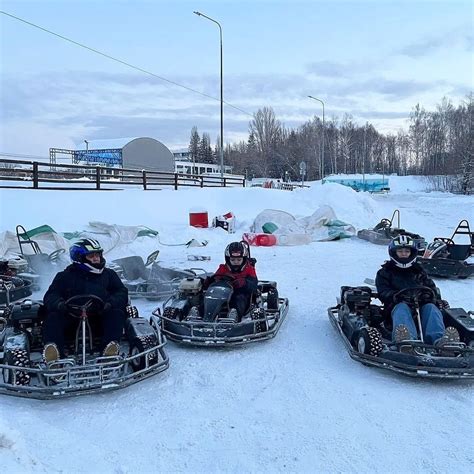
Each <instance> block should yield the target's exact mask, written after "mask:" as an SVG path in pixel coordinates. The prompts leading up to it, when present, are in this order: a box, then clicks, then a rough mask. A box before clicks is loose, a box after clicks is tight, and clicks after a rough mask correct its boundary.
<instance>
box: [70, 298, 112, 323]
mask: <svg viewBox="0 0 474 474" xmlns="http://www.w3.org/2000/svg"><path fill="white" fill-rule="evenodd" d="M79 301H84V304H77V303H76V302H79ZM65 304H66V307H67V310H68V313H69V314H70V315H71V316H72V317H74V318H82V317H83V315H84V313H85V315H86V316H87V317H88V316H89V314H90V313H89V312H90V311H91V309H92V308H94V310H95V311H98V312H101V311H102V310H103V309H104V306H105V302H104V300H103V299H102V298H99V297H98V296H95V295H76V296H72V297H71V298H69V299H68V300H67V301H66V302H65Z"/></svg>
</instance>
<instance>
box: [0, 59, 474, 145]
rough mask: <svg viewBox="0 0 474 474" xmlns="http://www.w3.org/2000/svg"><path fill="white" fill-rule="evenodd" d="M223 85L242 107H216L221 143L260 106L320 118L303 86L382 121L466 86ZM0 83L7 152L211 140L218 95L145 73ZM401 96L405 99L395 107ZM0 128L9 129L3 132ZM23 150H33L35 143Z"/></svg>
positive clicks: (282, 81)
mask: <svg viewBox="0 0 474 474" xmlns="http://www.w3.org/2000/svg"><path fill="white" fill-rule="evenodd" d="M324 67H325V69H324V70H325V71H326V72H327V73H328V74H329V72H330V71H331V68H333V69H332V71H333V72H336V71H337V70H338V69H337V64H336V63H333V64H332V65H331V64H326V65H324ZM173 80H176V82H179V83H182V84H186V85H189V86H190V87H192V88H193V89H196V90H200V91H206V93H209V95H213V96H216V97H218V92H219V90H218V87H217V86H218V82H217V83H216V80H215V78H214V77H212V78H211V77H208V76H192V75H190V76H180V77H177V76H176V77H175V78H173ZM224 84H225V96H224V100H225V101H226V102H229V103H230V104H232V105H235V106H237V107H239V108H240V109H242V110H244V111H246V112H247V113H244V112H242V111H239V110H236V109H234V108H232V107H231V106H229V105H225V107H224V138H225V141H226V142H230V141H234V140H236V139H239V140H240V139H244V138H242V137H246V136H247V134H248V125H249V122H250V120H252V115H253V113H255V112H256V111H257V110H258V109H260V108H262V107H264V106H271V107H273V108H274V110H275V114H276V116H277V118H278V119H279V120H280V121H281V122H282V123H284V125H285V126H286V127H291V128H297V127H298V126H300V125H301V124H303V123H305V122H306V121H308V120H311V119H312V117H314V116H318V117H320V116H321V112H322V111H321V107H320V105H319V104H316V103H314V101H311V100H310V99H308V97H307V96H308V94H311V95H314V96H317V97H320V98H322V99H323V100H324V101H325V105H326V117H327V119H328V120H330V118H332V117H333V116H339V117H342V116H343V115H344V114H345V113H348V114H352V115H353V116H355V117H358V118H361V119H377V118H380V119H385V120H386V121H389V120H395V119H398V118H401V117H403V116H405V117H406V116H407V114H405V115H404V112H403V110H404V109H408V108H409V107H410V106H412V105H413V104H415V103H416V102H418V101H419V100H420V99H419V98H420V96H421V97H426V94H427V93H429V92H430V91H434V92H435V93H436V94H437V99H438V100H440V99H441V97H443V95H447V93H449V92H451V93H453V94H454V93H459V94H460V93H462V95H466V93H467V92H468V90H467V89H468V88H465V87H463V86H462V85H458V84H451V83H448V82H446V81H414V80H396V79H386V78H384V77H371V78H370V79H363V78H359V79H358V80H352V79H351V80H348V79H345V78H343V77H338V79H337V80H336V79H334V78H333V77H331V76H330V75H328V76H327V77H315V75H314V74H313V75H298V74H245V75H227V77H226V78H225V82H224ZM1 85H2V88H3V90H8V95H7V94H4V96H3V97H2V98H1V107H0V115H1V117H0V120H1V121H2V128H3V133H4V142H3V146H2V147H0V151H9V152H14V151H15V150H14V149H13V148H12V144H13V138H12V137H15V139H16V140H18V137H20V136H22V135H23V136H24V137H25V139H24V140H23V142H22V144H21V148H22V149H23V147H24V146H26V145H27V144H28V143H30V144H31V147H36V146H41V148H42V149H41V153H47V149H48V148H49V147H69V146H71V145H70V144H71V143H75V144H77V145H78V146H79V145H81V144H82V142H83V140H84V139H87V140H94V139H106V138H120V137H133V136H151V137H155V138H157V139H158V140H160V141H162V142H163V143H164V144H165V145H167V146H169V147H183V146H187V144H188V142H189V134H190V131H191V128H192V127H193V126H197V127H198V129H199V131H200V133H203V132H207V133H209V134H210V136H211V140H212V142H213V143H214V142H215V140H216V138H217V136H218V134H219V132H220V107H219V100H218V99H216V100H214V99H210V98H207V97H203V96H200V95H198V94H196V93H192V92H190V91H187V90H184V89H182V88H179V87H177V86H170V85H169V84H167V83H162V82H161V81H159V80H157V79H156V78H153V77H147V76H144V75H139V74H110V73H91V72H85V73H81V72H78V71H75V72H74V73H71V72H67V71H66V72H64V73H59V74H58V73H54V74H53V73H50V74H35V75H27V74H24V75H22V76H21V77H11V76H10V77H9V76H3V77H2V84H1ZM440 91H442V92H440ZM446 91H447V92H446ZM403 100H405V101H407V102H405V105H400V104H399V101H403ZM408 101H410V102H408ZM12 127H13V128H15V130H13V128H12ZM5 130H8V131H9V132H8V133H9V136H8V137H7V136H6V135H7V134H6V133H5ZM4 146H7V148H5V147H4ZM22 152H25V151H22ZM28 152H29V153H32V154H37V153H39V152H40V150H37V149H31V150H29V151H28Z"/></svg>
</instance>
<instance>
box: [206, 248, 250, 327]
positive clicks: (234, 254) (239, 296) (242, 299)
mask: <svg viewBox="0 0 474 474" xmlns="http://www.w3.org/2000/svg"><path fill="white" fill-rule="evenodd" d="M224 256H225V264H220V265H219V268H218V269H217V271H216V273H214V275H213V276H212V277H210V278H208V279H207V280H206V282H205V284H204V287H205V288H206V287H208V286H209V284H210V283H212V282H213V281H219V280H230V282H231V283H232V287H233V289H234V291H233V293H232V297H231V299H230V302H229V306H230V310H229V318H231V319H234V320H236V319H237V317H240V318H241V317H242V316H243V315H244V314H245V311H246V310H248V308H249V307H250V301H251V298H252V294H253V293H255V292H256V291H257V287H258V279H257V274H256V272H255V266H254V264H253V263H254V261H252V259H250V258H249V251H248V248H247V246H246V245H245V244H244V243H242V242H231V243H230V244H229V245H228V246H227V247H226V249H225V252H224Z"/></svg>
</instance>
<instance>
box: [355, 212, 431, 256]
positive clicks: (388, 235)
mask: <svg viewBox="0 0 474 474" xmlns="http://www.w3.org/2000/svg"><path fill="white" fill-rule="evenodd" d="M395 217H397V226H396V227H393V224H394V220H395ZM400 234H404V235H409V236H410V237H411V238H412V239H413V241H414V242H415V245H416V247H417V249H418V253H419V254H423V252H424V251H425V248H426V240H425V239H424V238H423V237H421V235H419V234H415V233H413V232H407V231H406V230H405V229H402V228H401V227H400V211H399V210H398V209H395V211H393V214H392V218H391V219H382V220H381V221H380V222H379V223H378V224H377V225H376V226H375V227H374V228H373V229H362V230H359V231H358V232H357V237H359V239H363V240H367V241H369V242H371V243H373V244H377V245H388V244H389V243H390V242H391V241H392V239H394V238H395V237H397V236H399V235H400Z"/></svg>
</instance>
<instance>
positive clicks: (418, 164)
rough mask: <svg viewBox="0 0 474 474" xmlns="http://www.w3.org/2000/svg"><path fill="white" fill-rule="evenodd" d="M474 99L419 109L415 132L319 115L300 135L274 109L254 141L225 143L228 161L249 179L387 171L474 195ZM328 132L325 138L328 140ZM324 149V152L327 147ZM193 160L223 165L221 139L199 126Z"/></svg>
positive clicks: (257, 125) (253, 125) (255, 124)
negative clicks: (302, 168)
mask: <svg viewBox="0 0 474 474" xmlns="http://www.w3.org/2000/svg"><path fill="white" fill-rule="evenodd" d="M473 113H474V104H473V96H472V94H470V95H469V96H468V97H466V100H463V101H461V103H460V104H459V105H458V106H457V107H455V106H454V105H453V104H452V103H451V102H450V101H449V100H448V99H446V98H444V99H443V100H442V101H441V103H440V104H438V105H437V106H436V109H435V110H434V111H426V110H425V109H423V107H421V106H420V104H417V105H416V106H415V107H414V108H413V110H412V112H411V114H410V117H409V126H408V130H407V131H404V130H400V131H398V133H397V134H392V133H388V134H382V133H380V132H378V131H377V130H376V129H375V128H374V126H373V125H371V124H370V123H368V122H367V123H365V124H364V125H362V126H361V125H359V124H357V123H355V122H354V120H353V118H352V116H350V115H348V114H345V115H344V116H343V117H342V119H339V118H337V117H332V118H330V119H329V120H326V121H325V123H324V126H323V122H322V120H321V118H320V117H314V118H313V119H311V120H309V121H308V122H306V123H304V124H303V125H301V126H299V127H298V128H296V129H289V128H286V127H285V126H284V125H283V124H282V123H281V122H280V121H279V120H278V119H277V118H276V116H275V112H274V111H273V109H272V108H271V107H264V108H263V109H260V110H258V111H257V112H256V113H255V114H254V115H253V119H252V120H251V121H250V123H249V135H248V139H247V141H241V142H239V143H233V144H228V145H226V147H225V149H224V162H225V163H226V164H227V165H230V166H232V167H233V170H234V173H236V174H243V175H245V176H246V177H248V178H252V177H269V178H281V179H284V180H292V181H296V180H299V179H301V175H300V163H301V162H302V161H304V162H305V163H306V176H305V179H306V180H317V179H321V176H322V175H323V176H328V175H330V174H339V173H344V174H348V173H368V174H369V173H380V174H391V173H397V174H399V175H406V174H410V175H424V176H429V177H430V178H429V179H431V181H432V183H433V184H434V185H435V187H437V188H438V189H444V190H449V191H456V192H463V193H465V194H466V193H469V192H472V191H473V189H474V179H473V177H474V164H473ZM323 134H324V140H323ZM323 146H324V150H323V148H322V147H323ZM188 149H189V152H190V154H191V159H195V160H196V161H199V162H205V163H217V162H218V156H219V139H217V142H216V145H215V147H214V148H213V147H212V145H211V143H210V137H209V134H207V133H203V134H202V137H200V135H199V132H198V129H197V127H193V129H192V131H191V138H190V144H189V148H188Z"/></svg>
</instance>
